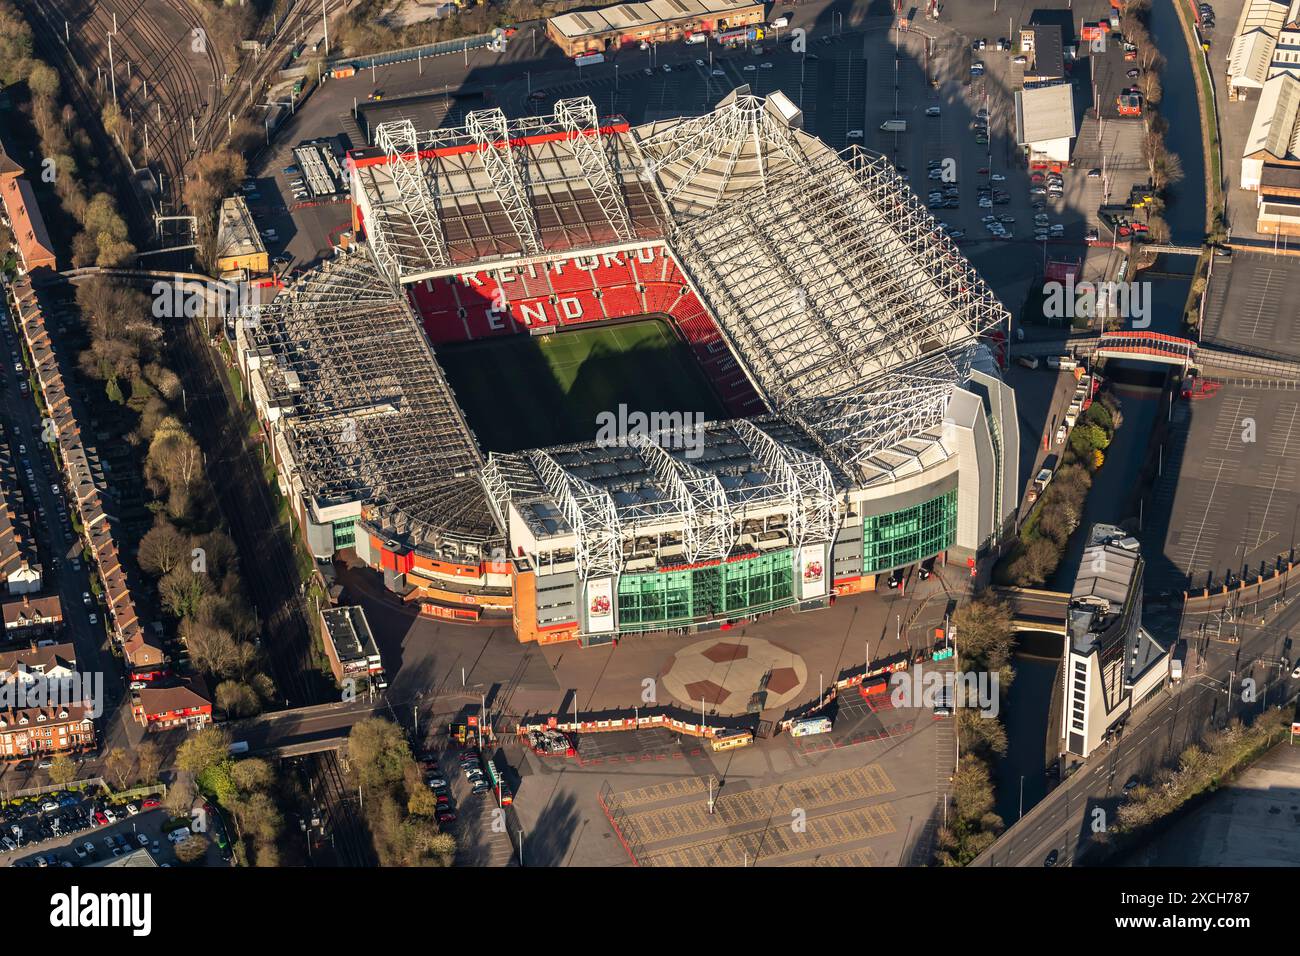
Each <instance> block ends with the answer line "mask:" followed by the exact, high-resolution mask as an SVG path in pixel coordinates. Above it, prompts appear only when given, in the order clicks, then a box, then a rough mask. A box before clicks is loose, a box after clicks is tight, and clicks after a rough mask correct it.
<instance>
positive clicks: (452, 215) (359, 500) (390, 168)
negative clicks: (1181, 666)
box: [237, 87, 1019, 644]
mask: <svg viewBox="0 0 1300 956" xmlns="http://www.w3.org/2000/svg"><path fill="white" fill-rule="evenodd" d="M801 121H802V116H801V114H800V112H799V110H798V109H797V108H796V107H795V106H794V105H793V103H792V102H791V101H790V100H789V99H788V98H787V97H786V96H785V95H783V94H781V93H779V92H778V93H773V94H770V95H768V96H766V97H762V98H760V97H756V96H753V95H750V92H749V90H748V89H747V88H745V87H741V88H739V89H737V90H735V91H733V92H732V93H731V94H729V95H728V96H727V97H726V98H724V99H723V100H722V101H721V102H720V103H719V104H718V106H717V107H716V108H715V109H714V110H713V111H711V112H709V113H706V114H704V115H702V116H695V117H686V118H676V119H671V120H663V121H658V122H652V123H648V124H646V125H643V126H638V127H635V128H633V127H630V126H629V125H628V124H627V123H626V122H623V121H622V120H620V119H618V118H611V119H601V118H598V116H597V113H596V109H595V106H594V104H593V103H592V101H591V100H590V99H586V98H576V99H569V100H561V101H560V102H559V103H558V104H557V105H556V108H555V112H554V114H553V115H550V116H544V117H529V118H525V119H520V120H509V121H508V120H507V119H506V118H505V117H504V115H503V114H502V113H501V112H500V111H499V110H484V111H480V112H475V113H471V114H469V116H468V118H467V122H466V125H465V126H464V127H461V128H455V129H440V130H434V131H423V130H417V129H416V128H415V127H414V126H413V125H412V124H411V123H410V121H399V122H393V123H387V124H383V125H381V126H378V127H376V129H375V133H374V145H373V146H370V147H366V148H362V149H358V150H354V151H353V152H352V153H351V154H350V156H349V163H348V174H349V176H350V181H351V192H352V201H353V216H354V227H355V234H356V235H357V237H358V238H360V237H364V242H360V243H358V245H357V247H356V248H354V249H352V250H350V251H348V252H346V253H342V254H340V255H337V256H336V257H335V258H334V259H332V260H330V261H328V262H326V263H325V264H323V265H322V266H321V267H319V268H318V269H316V270H315V271H313V272H310V273H308V274H306V275H304V276H302V277H300V278H299V279H298V280H296V281H295V282H294V284H293V285H292V286H291V287H289V288H286V289H285V290H283V291H282V292H281V294H280V295H279V296H277V298H276V299H275V300H274V301H273V302H272V303H270V304H269V305H268V306H265V307H263V309H262V311H261V313H260V316H259V318H258V320H257V321H256V322H253V323H242V324H241V325H240V327H239V329H238V333H237V334H238V338H239V341H238V345H239V356H240V363H241V368H242V370H243V372H244V374H245V375H246V376H247V378H248V382H249V387H250V390H251V392H252V395H253V397H254V400H255V402H256V405H257V409H258V413H259V416H260V418H261V419H262V421H263V423H264V427H265V428H266V429H267V431H268V434H269V435H270V437H271V441H272V444H273V447H274V450H275V458H276V462H277V465H278V466H279V474H280V476H281V483H282V487H283V489H284V490H285V492H286V493H287V494H288V495H289V497H290V500H291V502H292V503H293V507H294V510H295V513H296V514H297V516H298V517H299V519H300V524H301V526H302V530H303V533H304V536H305V538H306V541H307V544H308V546H309V548H310V550H311V552H312V554H313V555H314V556H315V557H316V558H317V559H318V560H321V561H326V560H329V559H330V558H331V557H333V556H334V555H335V553H336V552H338V551H341V550H344V549H348V548H352V549H355V553H356V555H357V556H358V557H359V558H361V559H362V560H364V561H365V562H366V563H368V564H369V565H370V566H371V567H373V568H375V569H377V570H380V571H382V572H383V574H384V578H385V582H386V584H387V585H388V586H389V587H390V588H391V589H392V590H394V591H396V592H398V593H400V594H402V595H404V596H405V597H406V598H407V599H408V600H411V601H416V602H419V603H420V605H421V609H422V610H423V611H424V612H426V613H429V614H433V615H437V616H441V617H450V618H467V619H477V618H478V617H479V616H480V615H481V614H484V613H487V614H494V613H495V614H505V613H511V614H512V615H513V622H514V628H515V632H516V634H517V635H518V637H519V639H520V640H536V641H540V642H554V641H568V640H579V641H581V642H583V643H588V644H589V643H598V642H603V641H606V640H610V639H612V638H614V637H617V636H619V635H623V634H635V633H638V632H646V631H660V630H669V629H672V630H691V629H704V628H709V627H717V626H722V625H724V624H726V623H728V622H735V621H738V620H744V619H747V618H751V617H753V616H755V615H758V614H764V613H768V612H771V611H774V610H777V609H780V608H795V609H813V608H817V607H821V606H824V605H825V604H826V603H827V602H828V601H829V600H831V599H832V597H833V595H835V594H846V593H855V592H858V591H864V590H870V589H872V588H874V587H875V586H876V582H877V580H878V579H879V578H880V576H881V575H886V574H888V573H890V572H892V571H893V570H894V569H897V568H902V567H906V566H908V565H912V564H915V563H916V562H918V561H924V560H928V559H930V558H932V557H935V556H936V555H942V556H944V558H945V559H946V560H948V561H949V562H952V561H959V562H961V563H963V564H969V565H970V566H971V567H974V566H975V564H974V563H975V561H977V560H978V559H979V558H980V556H981V555H982V554H984V553H985V552H987V551H988V550H989V549H991V548H993V547H994V546H995V545H996V544H997V542H998V541H999V540H1000V538H1001V537H1002V535H1003V534H1004V533H1005V531H1006V529H1007V526H1008V522H1009V520H1010V518H1011V516H1012V514H1013V512H1014V508H1015V504H1016V501H1017V500H1018V492H1019V489H1018V475H1017V461H1018V455H1019V449H1018V440H1017V426H1016V410H1015V398H1014V395H1013V393H1012V392H1011V390H1010V389H1009V388H1008V386H1007V385H1006V384H1005V383H1003V381H1002V379H1001V376H1000V374H999V363H1000V361H1002V350H1003V347H1004V343H1005V335H1006V331H1007V328H1008V320H1009V317H1008V315H1007V312H1006V310H1005V309H1004V308H1003V307H1002V306H1001V304H1000V303H999V302H998V301H997V299H996V298H995V297H994V296H993V294H992V293H991V292H990V291H989V290H988V288H987V287H986V286H985V284H984V283H983V281H982V280H981V279H980V277H979V276H978V275H976V274H975V272H974V271H973V270H972V269H971V267H970V266H969V264H968V263H967V262H966V261H965V260H964V259H963V257H962V256H961V255H960V254H959V252H958V251H957V249H956V248H955V246H954V245H953V244H952V242H951V241H950V240H949V239H948V238H947V237H946V236H945V235H944V233H943V232H942V231H941V230H940V229H939V228H938V227H937V224H936V223H935V222H934V221H933V219H932V218H931V217H930V216H929V215H928V213H927V212H926V210H925V209H924V208H923V207H922V206H921V205H920V204H919V203H918V202H917V200H916V198H915V197H914V196H913V195H912V193H911V192H910V191H909V189H908V187H907V186H906V184H905V183H904V182H903V181H902V180H900V179H899V178H898V176H897V175H896V174H895V172H894V170H893V169H892V168H891V167H890V166H889V165H888V164H887V163H886V162H885V161H884V160H883V159H881V158H878V157H873V156H870V155H869V154H867V153H865V152H863V151H862V150H859V149H856V148H854V149H851V150H849V151H846V152H845V153H843V154H840V153H836V152H835V151H833V150H831V149H829V148H828V147H827V146H825V145H824V144H823V143H821V142H820V141H819V140H817V139H816V138H815V137H812V136H810V135H808V134H807V133H805V132H804V131H803V130H802V129H801V128H800V127H801ZM616 412H617V415H618V416H619V417H618V421H619V422H620V423H624V425H626V424H627V423H631V422H635V423H636V424H637V425H638V426H642V425H645V423H650V427H625V428H623V429H622V432H623V433H621V434H620V435H619V436H618V438H617V440H610V438H609V437H608V435H603V436H602V435H600V434H598V424H597V423H598V422H599V421H600V420H601V418H602V416H604V417H605V419H606V420H609V419H610V417H611V416H613V415H614V413H616ZM638 413H639V415H638ZM679 413H680V414H679ZM666 422H667V423H671V425H665V424H664V423H666ZM656 423H657V425H658V426H659V427H658V428H657V429H656V427H655V425H656ZM683 423H685V425H686V426H687V427H683Z"/></svg>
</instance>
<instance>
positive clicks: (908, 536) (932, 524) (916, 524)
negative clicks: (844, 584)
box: [862, 489, 957, 574]
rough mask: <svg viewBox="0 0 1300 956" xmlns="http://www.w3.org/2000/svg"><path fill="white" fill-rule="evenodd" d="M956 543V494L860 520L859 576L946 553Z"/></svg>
mask: <svg viewBox="0 0 1300 956" xmlns="http://www.w3.org/2000/svg"><path fill="white" fill-rule="evenodd" d="M956 540H957V492H956V490H955V489H954V490H953V491H950V492H948V493H947V494H944V495H940V496H939V497H938V498H931V499H930V500H929V501H925V502H922V503H921V504H919V505H916V506H915V507H913V508H903V509H902V510H901V511H892V512H890V513H889V514H883V515H876V516H874V517H871V518H863V519H862V573H863V574H878V573H880V572H881V571H887V570H889V569H890V568H897V567H901V566H903V565H906V564H913V563H915V562H917V561H920V560H922V559H923V558H928V557H930V555H932V554H938V553H939V552H940V551H946V550H947V549H948V548H950V547H952V545H953V542H955V541H956Z"/></svg>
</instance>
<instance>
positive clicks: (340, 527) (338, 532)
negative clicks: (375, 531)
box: [334, 518, 357, 551]
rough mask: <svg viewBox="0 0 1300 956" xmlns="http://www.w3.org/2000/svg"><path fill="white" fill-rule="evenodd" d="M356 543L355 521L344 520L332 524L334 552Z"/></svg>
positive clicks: (350, 519) (351, 519)
mask: <svg viewBox="0 0 1300 956" xmlns="http://www.w3.org/2000/svg"><path fill="white" fill-rule="evenodd" d="M356 543H357V519H356V518H345V519H343V520H342V521H335V522H334V550H335V551H338V550H340V549H342V548H350V547H352V546H353V545H354V544H356Z"/></svg>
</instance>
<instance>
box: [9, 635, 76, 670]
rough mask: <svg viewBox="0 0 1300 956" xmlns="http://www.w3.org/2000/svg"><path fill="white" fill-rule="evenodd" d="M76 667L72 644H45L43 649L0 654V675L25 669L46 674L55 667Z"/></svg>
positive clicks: (71, 668) (74, 651)
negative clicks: (21, 668) (20, 668)
mask: <svg viewBox="0 0 1300 956" xmlns="http://www.w3.org/2000/svg"><path fill="white" fill-rule="evenodd" d="M60 666H62V667H67V668H68V669H69V670H75V669H76V667H77V649H76V647H74V646H73V645H72V644H69V643H65V644H47V645H46V646H45V647H25V648H22V649H21V650H17V651H5V652H4V653H2V654H0V673H7V672H9V671H13V670H16V669H18V668H19V667H25V668H26V669H27V670H29V671H39V672H40V673H43V674H46V673H49V672H50V671H51V670H53V669H54V668H55V667H60Z"/></svg>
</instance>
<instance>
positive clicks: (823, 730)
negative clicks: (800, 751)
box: [790, 717, 831, 737]
mask: <svg viewBox="0 0 1300 956" xmlns="http://www.w3.org/2000/svg"><path fill="white" fill-rule="evenodd" d="M830 732H831V719H830V718H829V717H805V718H804V719H803V720H796V721H795V722H794V723H792V724H791V725H790V736H791V737H811V736H812V735H813V734H829V733H830Z"/></svg>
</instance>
